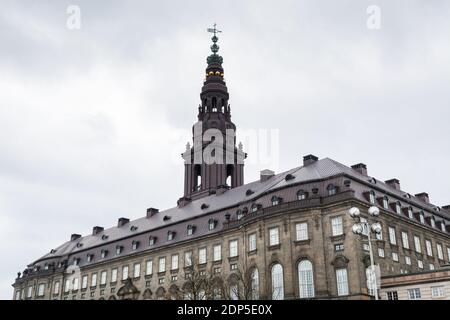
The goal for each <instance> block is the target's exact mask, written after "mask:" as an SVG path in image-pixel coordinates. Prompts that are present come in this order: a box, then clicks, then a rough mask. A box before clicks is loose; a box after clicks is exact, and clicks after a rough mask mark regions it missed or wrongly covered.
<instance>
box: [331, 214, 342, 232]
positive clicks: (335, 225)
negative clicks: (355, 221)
mask: <svg viewBox="0 0 450 320" xmlns="http://www.w3.org/2000/svg"><path fill="white" fill-rule="evenodd" d="M331 234H332V235H333V236H340V235H341V234H344V228H343V226H342V217H334V218H332V219H331Z"/></svg>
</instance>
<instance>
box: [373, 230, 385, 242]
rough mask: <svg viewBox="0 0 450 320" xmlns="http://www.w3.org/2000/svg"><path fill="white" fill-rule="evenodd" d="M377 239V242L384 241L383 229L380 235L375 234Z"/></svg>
mask: <svg viewBox="0 0 450 320" xmlns="http://www.w3.org/2000/svg"><path fill="white" fill-rule="evenodd" d="M375 239H377V240H380V241H381V240H383V228H381V231H380V233H375Z"/></svg>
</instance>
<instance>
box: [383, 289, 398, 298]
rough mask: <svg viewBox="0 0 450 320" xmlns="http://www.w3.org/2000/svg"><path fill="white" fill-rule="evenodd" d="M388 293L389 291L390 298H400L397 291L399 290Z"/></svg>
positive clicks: (388, 296)
mask: <svg viewBox="0 0 450 320" xmlns="http://www.w3.org/2000/svg"><path fill="white" fill-rule="evenodd" d="M386 293H387V298H388V300H398V293H397V291H388V292H386Z"/></svg>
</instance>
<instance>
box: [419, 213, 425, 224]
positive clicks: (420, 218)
mask: <svg viewBox="0 0 450 320" xmlns="http://www.w3.org/2000/svg"><path fill="white" fill-rule="evenodd" d="M419 220H420V223H422V224H425V216H424V214H423V213H421V214H420V215H419Z"/></svg>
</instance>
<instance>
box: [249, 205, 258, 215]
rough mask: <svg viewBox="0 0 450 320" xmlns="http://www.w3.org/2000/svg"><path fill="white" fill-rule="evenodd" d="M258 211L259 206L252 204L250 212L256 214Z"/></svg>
mask: <svg viewBox="0 0 450 320" xmlns="http://www.w3.org/2000/svg"><path fill="white" fill-rule="evenodd" d="M256 211H258V206H257V205H256V203H254V204H252V206H251V207H250V212H251V213H255V212H256Z"/></svg>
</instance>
